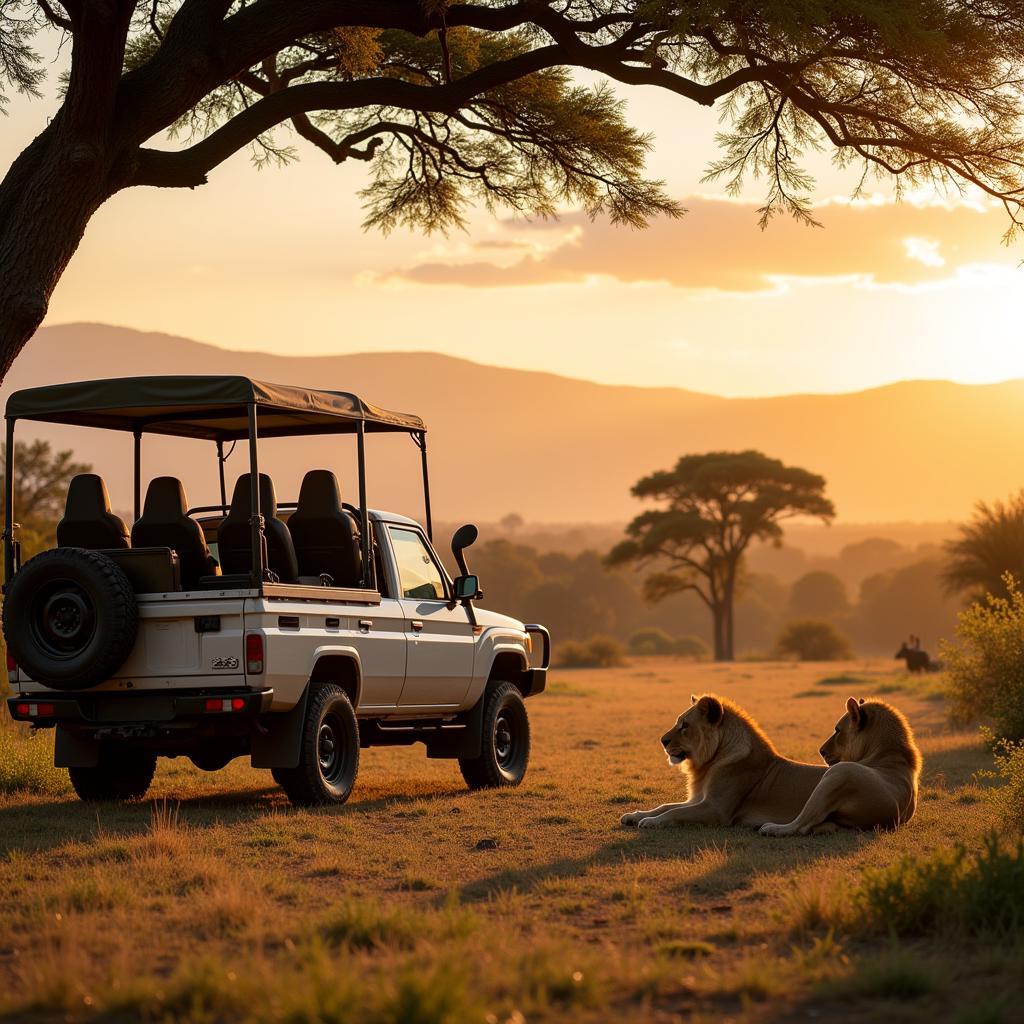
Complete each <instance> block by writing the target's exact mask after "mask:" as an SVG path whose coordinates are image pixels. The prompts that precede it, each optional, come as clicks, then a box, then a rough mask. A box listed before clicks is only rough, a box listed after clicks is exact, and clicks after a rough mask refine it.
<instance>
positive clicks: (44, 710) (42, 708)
mask: <svg viewBox="0 0 1024 1024" xmlns="http://www.w3.org/2000/svg"><path fill="white" fill-rule="evenodd" d="M36 708H37V711H36V713H37V714H39V715H52V714H53V705H52V704H37V705H36Z"/></svg>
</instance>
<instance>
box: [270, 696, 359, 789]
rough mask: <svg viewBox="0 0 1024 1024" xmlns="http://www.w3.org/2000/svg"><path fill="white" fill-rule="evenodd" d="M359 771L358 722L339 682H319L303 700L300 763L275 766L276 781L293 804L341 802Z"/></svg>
mask: <svg viewBox="0 0 1024 1024" xmlns="http://www.w3.org/2000/svg"><path fill="white" fill-rule="evenodd" d="M358 772H359V724H358V722H357V721H356V713H355V711H353V710H352V702H351V701H350V700H349V699H348V695H347V694H346V693H345V691H344V690H343V689H342V688H341V687H340V686H334V685H333V684H330V683H328V684H326V685H323V686H318V687H317V688H316V689H315V690H314V691H313V692H312V693H311V694H310V695H309V700H308V702H307V704H306V720H305V722H303V725H302V739H301V741H300V747H299V763H298V765H297V766H296V767H295V768H275V769H273V775H274V779H275V781H276V782H277V783H278V785H280V786H281V788H282V789H283V790H284V791H285V793H287V794H288V799H289V800H290V801H291V802H292V804H293V805H294V806H296V807H316V806H318V805H322V804H343V803H344V802H345V801H346V800H347V799H348V797H349V794H350V793H351V792H352V787H353V786H354V785H355V781H356V775H357V774H358Z"/></svg>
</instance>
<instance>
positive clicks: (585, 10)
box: [0, 0, 1024, 377]
mask: <svg viewBox="0 0 1024 1024" xmlns="http://www.w3.org/2000/svg"><path fill="white" fill-rule="evenodd" d="M45 31H51V32H53V33H58V34H63V36H64V39H63V40H62V41H61V43H62V46H63V47H65V50H69V51H70V69H69V71H68V74H67V78H66V83H65V88H64V91H63V98H62V100H61V102H60V105H59V108H58V109H57V110H56V111H55V112H52V116H48V117H47V119H46V120H45V127H42V130H41V131H40V134H39V135H38V136H37V137H36V139H35V140H34V141H33V142H32V143H31V144H30V145H29V146H28V147H27V148H26V149H25V150H24V152H23V153H22V154H21V155H20V156H19V157H18V158H17V160H15V162H14V163H13V164H12V166H11V167H10V169H9V170H8V172H7V174H6V176H5V178H4V179H3V181H2V182H0V377H2V376H3V375H5V374H6V373H7V371H8V369H9V368H10V366H11V363H12V361H13V360H14V358H15V356H16V355H17V353H18V352H19V351H20V349H21V348H22V346H23V345H24V344H25V343H26V341H27V340H28V339H29V338H30V337H31V335H32V333H33V332H34V331H35V329H36V328H37V327H38V325H39V324H40V322H41V321H42V319H43V317H44V315H45V313H46V309H47V305H48V302H49V299H50V295H51V293H52V292H53V289H54V287H55V285H56V284H57V282H58V280H59V279H60V276H61V274H62V273H63V271H64V269H65V267H66V266H67V264H68V261H69V260H70V259H71V257H72V255H73V253H74V251H75V249H76V247H77V246H78V243H79V241H80V239H81V237H82V234H83V232H84V231H85V228H86V225H87V224H88V222H89V219H90V218H91V217H92V215H93V214H94V213H95V211H96V210H97V209H98V208H99V206H100V205H101V204H102V203H104V202H106V201H107V200H108V199H110V198H111V197H112V196H114V195H115V194H116V193H118V192H121V191H123V190H124V189H128V188H136V187H158V188H195V187H197V186H199V185H202V184H204V183H205V182H206V180H207V176H208V175H209V174H210V173H211V172H212V171H213V170H214V169H215V168H216V167H217V166H218V165H219V164H220V163H222V162H223V161H224V160H226V159H227V158H228V157H230V156H231V155H232V154H234V153H236V152H237V151H239V150H242V149H245V148H246V147H249V148H250V149H251V150H252V152H253V155H254V158H255V159H256V160H257V162H266V161H284V160H288V159H290V158H291V157H292V156H293V155H294V153H293V150H292V149H291V148H290V146H289V144H288V141H287V139H284V138H283V137H282V131H281V130H280V129H282V128H283V129H284V130H287V131H290V132H293V133H294V134H295V135H297V136H298V137H301V138H302V139H305V140H306V141H307V142H308V143H310V144H312V145H313V146H315V147H317V148H318V149H320V150H322V151H323V152H324V153H326V154H327V156H328V157H329V158H330V159H332V160H333V161H335V162H336V163H343V162H345V161H348V160H362V161H366V162H367V163H368V165H369V182H368V184H367V186H366V189H365V190H364V191H363V193H362V197H363V199H364V201H365V202H366V204H367V207H368V213H367V223H368V224H369V225H371V226H375V227H379V228H382V229H384V230H388V229H390V228H392V227H394V226H395V225H398V224H409V225H417V226H421V227H424V228H426V229H428V230H430V229H434V228H441V229H443V228H446V227H449V226H451V225H454V224H457V223H459V222H460V220H461V218H462V216H463V213H464V209H465V204H466V203H467V202H470V201H474V200H475V201H482V202H483V203H484V204H486V205H487V206H488V207H505V208H509V209H512V210H515V211H522V212H526V213H530V214H535V215H541V216H549V215H551V214H553V213H554V212H555V211H556V209H557V208H558V207H559V206H560V205H563V204H570V205H576V206H582V207H583V208H585V209H586V210H587V211H588V212H589V213H590V214H592V215H597V214H599V213H607V214H609V215H610V216H611V218H612V219H613V220H615V221H622V222H625V223H628V224H632V225H641V224H643V223H644V222H645V221H646V220H647V219H648V218H650V217H651V216H653V215H656V214H667V215H669V216H677V215H679V214H680V213H681V212H682V211H681V209H680V207H679V206H678V205H677V204H676V203H675V202H673V201H672V200H671V199H670V198H669V197H668V196H666V195H665V193H664V191H663V189H662V187H661V184H660V183H658V182H655V181H650V180H647V179H646V178H645V177H644V173H643V162H644V156H645V153H646V151H647V149H648V148H649V145H650V140H649V138H648V137H647V136H645V135H642V134H641V133H639V132H637V131H636V130H634V129H633V128H631V127H630V126H629V124H628V123H627V121H626V119H625V111H624V109H623V107H622V106H621V104H620V103H619V102H617V100H616V99H615V96H614V94H613V93H612V92H611V91H610V90H609V88H608V87H606V86H597V87H594V88H584V87H581V86H579V85H576V84H574V79H573V78H572V71H573V69H585V70H587V71H590V72H597V73H599V74H600V75H602V76H604V78H605V79H607V80H611V81H613V82H623V83H627V84H630V85H650V86H655V87H658V88H662V89H666V90H668V91H670V92H673V93H675V94H677V95H679V96H681V97H683V98H684V99H686V100H690V101H692V102H696V103H700V104H705V105H712V104H714V103H716V102H718V101H722V104H723V107H722V110H723V117H724V119H725V122H726V126H725V130H724V131H723V133H722V135H721V136H720V139H721V143H722V146H723V154H722V156H721V159H719V160H718V161H716V162H714V163H713V164H712V165H711V167H710V172H709V173H710V175H711V176H725V177H726V178H727V179H728V182H729V187H730V188H731V189H733V190H738V189H739V188H740V185H741V183H742V180H743V177H744V175H745V174H747V173H752V174H755V175H765V176H766V177H767V180H768V191H767V199H766V201H765V205H764V207H763V208H762V211H761V217H762V223H765V222H767V220H768V218H770V217H771V216H772V215H773V214H775V213H776V212H778V211H781V210H788V211H789V212H791V213H792V214H794V215H795V216H796V217H798V218H800V219H803V220H806V221H810V220H811V216H812V215H811V212H810V206H809V192H810V190H811V188H812V181H811V179H810V178H809V177H808V176H807V174H806V173H805V172H804V171H803V170H802V168H801V162H800V157H801V153H802V152H803V151H805V150H806V149H808V148H816V147H819V146H822V145H823V146H825V147H828V148H830V149H831V150H832V152H833V153H834V155H835V159H836V160H837V161H838V162H839V163H840V164H846V163H850V162H855V161H856V162H859V164H860V165H861V167H862V169H863V172H864V175H865V176H867V175H868V174H870V173H872V172H877V173H878V174H879V175H881V176H882V177H889V178H892V179H894V180H895V182H896V185H897V188H902V187H903V186H904V185H905V184H915V183H919V182H932V183H936V184H939V185H945V186H952V187H954V188H962V187H966V186H973V187H975V188H976V189H978V190H980V192H981V193H984V194H986V195H988V196H990V197H993V199H994V200H997V201H1000V202H1002V203H1003V205H1004V206H1005V207H1006V210H1007V211H1008V213H1009V214H1010V224H1009V230H1010V233H1011V234H1012V233H1013V231H1014V230H1016V229H1017V228H1020V227H1021V225H1022V217H1021V210H1022V203H1024V193H1022V185H1024V140H1022V136H1021V132H1020V126H1019V118H1020V115H1021V112H1022V110H1024V84H1022V83H1024V9H1022V5H1021V4H1020V3H1019V0H913V2H908V3H899V4H894V3H891V2H890V0H717V2H716V0H467V2H457V0H0V86H2V85H5V84H6V85H7V86H8V87H13V88H15V89H19V90H21V91H23V92H27V93H33V94H38V93H39V91H40V85H41V82H42V77H43V64H42V62H41V59H40V57H39V55H38V53H37V50H36V49H35V48H34V47H36V46H38V45H39V43H38V41H37V40H36V36H37V35H38V34H40V33H43V32H45ZM40 123H41V125H42V124H44V121H43V120H42V119H41V122H40ZM168 132H170V133H172V135H176V136H177V142H176V144H175V147H174V148H171V149H168V148H160V142H161V140H163V139H164V138H165V137H166V134H167V133H168ZM154 140H156V142H155V143H154Z"/></svg>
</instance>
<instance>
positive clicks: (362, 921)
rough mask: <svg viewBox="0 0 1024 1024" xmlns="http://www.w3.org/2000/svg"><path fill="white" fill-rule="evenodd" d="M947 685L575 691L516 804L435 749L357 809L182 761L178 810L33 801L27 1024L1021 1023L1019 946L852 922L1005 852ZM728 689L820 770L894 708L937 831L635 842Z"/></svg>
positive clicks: (891, 679) (921, 821) (6, 990)
mask: <svg viewBox="0 0 1024 1024" xmlns="http://www.w3.org/2000/svg"><path fill="white" fill-rule="evenodd" d="M934 682H935V681H934V680H929V681H928V683H927V685H926V686H925V685H922V684H920V683H919V682H917V681H913V680H910V679H909V678H908V677H905V676H902V675H900V674H898V673H895V672H893V671H892V667H891V665H890V664H889V663H880V662H858V663H850V664H845V665H839V666H836V665H830V666H827V667H823V666H820V665H817V666H816V665H808V664H804V665H796V664H777V663H768V664H760V665H753V664H737V665H734V666H718V665H701V664H693V663H681V662H678V661H673V660H672V659H664V660H662V659H656V658H645V659H643V662H642V663H635V664H634V665H633V666H626V667H624V668H618V669H607V670H593V671H591V670H576V671H573V672H571V673H569V674H567V675H566V674H559V673H557V672H556V673H555V678H554V680H553V683H554V685H552V686H551V688H550V692H549V693H547V694H545V695H543V696H542V697H540V698H538V699H536V700H534V701H531V703H530V709H531V716H532V720H533V723H534V759H533V763H532V765H531V769H530V773H529V775H528V778H527V781H526V783H525V784H524V786H523V787H522V788H520V789H519V790H516V791H512V792H491V793H478V794H470V793H468V792H467V791H466V790H465V789H464V787H463V786H462V784H461V779H460V777H459V775H458V771H457V768H456V767H455V766H454V765H453V764H451V763H448V762H436V761H428V760H427V759H426V758H425V757H423V756H422V753H420V752H419V750H418V748H413V749H401V748H399V749H391V750H386V749H385V750H369V751H364V754H363V769H362V774H361V777H360V780H359V783H358V784H357V787H356V791H355V793H354V795H353V798H352V801H351V802H350V803H349V804H348V805H347V806H346V807H344V808H339V809H331V810H324V811H317V812H310V811H295V810H292V809H290V808H289V807H288V806H287V804H286V802H285V800H284V798H283V796H282V795H281V794H280V792H279V791H278V790H276V789H275V788H274V787H273V785H272V782H271V780H270V775H269V772H257V771H254V770H252V769H250V768H248V767H247V766H245V765H243V763H242V762H236V763H235V764H234V765H233V766H232V767H230V768H229V769H227V770H226V771H224V772H221V773H217V774H213V775H205V774H203V773H201V772H199V771H197V770H195V769H194V768H192V766H191V765H190V764H188V763H187V762H162V763H161V766H160V768H159V770H158V772H157V777H156V781H155V783H154V787H153V796H154V797H155V798H156V799H155V802H154V801H147V802H145V803H142V804H137V805H132V806H126V807H119V808H118V807H104V808H100V809H99V810H97V809H96V808H95V807H87V806H85V805H82V804H79V803H77V802H75V801H74V800H73V799H72V798H71V797H70V796H69V795H68V794H67V791H66V790H60V789H50V788H47V787H46V786H34V785H33V786H30V787H28V788H29V789H30V790H31V789H33V788H34V789H35V791H34V792H33V791H25V789H24V788H22V787H16V786H12V787H8V788H11V789H17V790H18V791H17V792H0V1019H8V1020H15V1019H18V1020H20V1019H24V1018H26V1017H31V1018H33V1019H38V1020H41V1021H48V1020H57V1019H60V1020H71V1021H77V1020H92V1019H102V1020H117V1021H126V1022H129V1021H136V1020H138V1021H143V1020H146V1021H149V1020H160V1021H182V1022H184V1021H191V1020H209V1021H223V1022H225V1024H233V1022H242V1021H253V1022H270V1021H279V1020H284V1019H287V1020H292V1021H336V1022H344V1021H352V1022H364V1021H368V1022H371V1024H372V1022H381V1024H383V1022H409V1024H412V1022H416V1024H430V1022H436V1024H442V1022H450V1024H462V1022H465V1021H481V1022H484V1021H494V1022H502V1024H504V1022H517V1021H521V1020H523V1019H525V1020H529V1021H534V1020H547V1021H565V1020H581V1021H595V1022H596V1021H605V1020H609V1019H615V1020H617V1021H666V1022H668V1021H678V1020H682V1019H691V1018H693V1019H721V1018H723V1017H729V1018H730V1019H732V1020H735V1021H750V1022H754V1021H762V1020H768V1019H773V1020H774V1019H793V1020H796V1019H807V1017H808V1015H811V1016H815V1015H821V1016H823V1017H824V1016H825V1015H828V1016H829V1017H831V1018H838V1019H840V1020H851V1021H853V1020H864V1021H869V1020H880V1019H885V1020H902V1021H908V1022H913V1021H918V1020H920V1021H930V1020H933V1019H934V1020H939V1019H941V1020H956V1019H958V1018H960V1017H962V1019H963V1020H964V1021H965V1022H966V1021H968V1020H982V1019H984V1020H989V1021H998V1020H1003V1019H1005V1020H1010V1019H1012V1012H1011V1011H1012V1008H1013V1007H1014V1006H1019V1005H1020V1001H1021V999H1022V998H1024V978H1022V975H1021V973H1020V971H1019V969H1018V968H1017V967H1015V966H1014V964H1016V963H1018V962H1019V959H1020V950H1019V949H1018V948H1016V947H1014V946H1012V945H1011V946H1010V947H1008V948H1007V947H1006V946H1004V945H1003V944H998V943H995V942H986V941H978V940H975V939H972V940H971V941H967V940H963V941H961V940H959V939H958V938H957V937H956V936H955V935H950V934H948V932H947V931H946V930H943V931H942V933H941V935H940V934H935V935H926V936H925V937H924V938H914V939H912V940H911V939H902V940H897V939H895V938H890V937H887V936H883V937H878V936H875V937H873V938H872V937H870V936H868V935H866V934H865V933H864V931H863V929H855V928H851V927H850V926H849V912H850V909H849V908H850V907H851V906H856V901H855V900H851V898H850V896H851V892H853V891H855V890H856V888H857V886H858V884H859V880H860V878H861V877H862V871H863V870H864V869H882V868H885V867H886V866H888V865H891V864H894V863H896V862H898V861H899V860H900V859H901V858H902V857H903V856H904V855H908V854H915V855H918V856H927V855H928V854H929V853H930V852H932V851H934V850H937V849H940V848H943V847H947V846H950V845H952V844H953V843H955V842H963V843H965V844H966V845H967V846H968V847H969V848H971V849H981V847H982V845H983V837H984V836H985V834H986V833H987V832H988V831H989V830H990V829H991V828H992V827H993V825H994V824H995V818H994V810H993V808H992V807H991V805H990V803H989V802H988V801H985V800H984V799H982V798H981V791H980V790H979V787H978V785H977V784H976V782H975V781H974V773H975V772H976V771H977V770H978V769H980V768H983V767H986V766H988V765H990V764H991V758H990V756H989V755H988V754H987V753H986V751H985V748H984V747H983V745H982V744H981V742H980V741H979V740H978V739H977V738H976V736H975V734H974V733H972V732H951V731H949V729H948V728H947V726H946V724H945V722H946V718H945V709H944V707H943V705H942V703H941V702H939V701H937V700H935V698H934V692H933V689H934ZM702 690H714V691H717V692H719V693H722V694H725V695H727V696H729V697H731V698H733V699H734V700H737V701H739V702H740V703H742V704H744V705H745V706H746V707H748V708H749V709H750V710H751V711H752V712H753V713H754V714H755V715H756V716H757V717H758V718H759V719H760V720H761V721H762V723H763V724H764V725H765V727H766V728H767V729H768V731H769V732H770V733H771V735H772V736H773V738H774V739H775V741H776V743H777V744H778V746H779V747H780V748H781V749H782V750H783V751H784V752H786V753H787V754H790V755H792V756H797V757H804V758H813V757H814V755H815V751H816V749H817V747H818V745H819V744H820V742H821V741H822V739H824V737H825V735H827V733H828V732H829V731H831V728H832V726H833V724H834V721H835V720H836V719H837V718H838V717H839V716H840V714H841V711H842V705H843V702H844V701H845V699H846V697H847V696H848V695H850V694H851V693H852V694H853V695H855V696H864V697H870V696H873V695H876V694H885V695H887V699H889V700H892V701H893V702H895V703H897V704H898V705H899V706H900V707H901V708H903V709H904V710H905V711H906V712H907V714H908V715H909V717H910V719H911V722H912V723H913V725H914V727H915V729H916V730H917V732H918V736H919V739H920V742H921V746H922V748H923V750H924V753H925V759H926V763H925V774H924V786H923V792H922V801H921V807H920V811H919V813H918V816H917V818H915V820H914V821H913V822H912V823H911V824H910V825H909V826H908V827H906V828H904V829H902V830H900V831H898V832H896V833H893V834H885V835H873V834H871V835H856V834H840V835H835V836H819V837H809V838H805V839H796V840H765V839H762V838H760V837H758V836H757V835H756V834H755V833H753V832H752V831H746V830H727V829H711V828H694V829H677V830H671V831H661V832H643V833H638V832H636V831H634V830H624V829H621V828H619V826H618V825H617V821H618V817H619V815H620V814H621V813H622V812H623V811H624V810H626V809H630V808H633V807H640V806H654V805H655V804H658V803H660V802H663V801H666V800H671V799H675V798H677V797H678V796H679V793H680V780H679V779H678V776H677V775H676V774H675V773H674V772H673V771H672V770H671V769H669V768H668V766H667V765H666V764H665V761H664V758H663V756H662V754H661V752H660V750H659V746H658V743H657V738H658V736H659V735H660V734H661V732H662V731H663V730H664V728H665V726H666V725H667V724H668V723H669V722H671V721H672V720H673V719H674V717H675V715H676V714H677V713H678V712H679V711H680V710H681V709H682V707H683V706H684V705H685V704H686V703H687V702H688V701H689V694H690V693H691V691H692V692H700V691H702ZM818 691H821V692H822V693H823V694H824V696H823V697H822V698H821V699H814V700H811V699H800V700H795V699H792V698H793V697H794V696H796V695H798V694H801V693H808V692H818ZM0 735H2V733H0ZM17 742H18V743H22V742H27V741H26V740H25V738H24V737H22V736H18V737H17ZM43 742H44V743H45V739H44V741H43ZM33 753H34V754H35V753H36V752H35V751H33ZM29 777H30V778H31V777H32V776H31V773H30V774H29ZM57 781H58V782H59V779H58V780H57ZM3 788H4V787H0V789H3ZM485 837H486V838H494V839H496V840H497V842H498V845H497V848H496V849H490V850H477V849H476V844H477V841H478V840H479V839H481V838H485ZM994 993H997V994H998V999H996V998H995V996H994ZM979 1014H980V1015H981V1016H979Z"/></svg>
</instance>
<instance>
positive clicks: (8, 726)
mask: <svg viewBox="0 0 1024 1024" xmlns="http://www.w3.org/2000/svg"><path fill="white" fill-rule="evenodd" d="M4 715H5V716H6V711H5V712H4ZM69 789H70V784H69V782H68V773H67V772H66V771H64V770H63V769H61V768H54V766H53V733H52V731H50V732H33V731H32V730H30V729H28V728H27V727H25V726H24V725H21V724H19V723H15V722H7V721H0V793H7V794H15V793H32V794H39V795H43V796H57V795H59V794H61V793H66V792H67V791H68V790H69Z"/></svg>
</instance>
